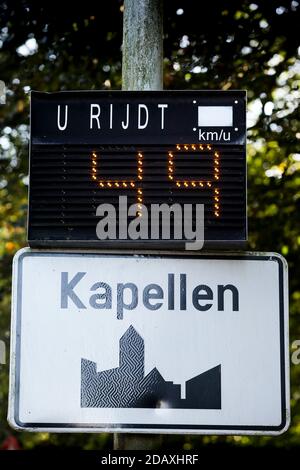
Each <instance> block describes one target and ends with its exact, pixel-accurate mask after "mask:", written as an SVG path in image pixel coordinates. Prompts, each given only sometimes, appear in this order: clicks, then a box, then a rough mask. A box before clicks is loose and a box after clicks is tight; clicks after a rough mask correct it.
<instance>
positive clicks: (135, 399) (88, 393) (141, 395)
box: [81, 326, 221, 409]
mask: <svg viewBox="0 0 300 470" xmlns="http://www.w3.org/2000/svg"><path fill="white" fill-rule="evenodd" d="M185 385H186V387H185V388H186V398H181V393H180V392H181V386H180V385H176V384H174V383H173V382H166V381H165V380H164V378H163V377H162V375H161V374H160V373H159V371H158V370H157V369H156V367H155V368H154V369H153V370H152V371H151V372H149V374H147V375H146V376H145V375H144V340H143V338H142V337H141V336H140V335H139V334H138V332H137V331H136V330H135V329H134V328H133V326H130V327H129V328H128V330H127V331H126V332H125V333H124V335H123V336H122V337H121V339H120V363H119V367H117V368H115V369H110V370H105V371H103V372H97V367H96V363H95V362H92V361H89V360H87V359H81V407H82V408H88V407H91V408H188V409H191V408H193V409H221V365H218V366H216V367H214V368H212V369H210V370H208V371H206V372H204V373H202V374H200V375H197V376H196V377H193V378H192V379H190V380H188V381H187V382H186V384H185Z"/></svg>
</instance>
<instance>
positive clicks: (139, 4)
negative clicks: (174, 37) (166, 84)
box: [122, 0, 163, 91]
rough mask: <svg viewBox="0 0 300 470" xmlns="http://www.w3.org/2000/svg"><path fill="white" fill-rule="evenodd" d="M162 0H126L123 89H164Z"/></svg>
mask: <svg viewBox="0 0 300 470" xmlns="http://www.w3.org/2000/svg"><path fill="white" fill-rule="evenodd" d="M162 18H163V14H162V0H125V1H124V20H123V62H122V89H123V90H140V91H143V90H161V89H162V88H163V20H162Z"/></svg>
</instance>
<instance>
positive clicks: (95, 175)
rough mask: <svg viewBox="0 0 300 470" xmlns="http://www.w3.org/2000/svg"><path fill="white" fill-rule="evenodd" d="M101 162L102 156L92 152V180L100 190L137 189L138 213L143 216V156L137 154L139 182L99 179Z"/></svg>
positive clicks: (139, 153)
mask: <svg viewBox="0 0 300 470" xmlns="http://www.w3.org/2000/svg"><path fill="white" fill-rule="evenodd" d="M99 160H100V155H99V154H97V153H96V152H92V155H91V161H92V168H91V178H92V180H93V181H95V182H96V183H97V185H98V187H99V188H101V189H126V188H129V189H136V191H137V192H136V198H137V207H138V211H137V214H138V215H139V216H141V215H142V204H143V189H142V185H141V183H142V181H143V154H142V153H141V152H138V154H137V181H132V180H125V181H124V180H122V181H119V180H117V181H115V180H104V179H103V178H99V172H98V166H99V165H98V164H99Z"/></svg>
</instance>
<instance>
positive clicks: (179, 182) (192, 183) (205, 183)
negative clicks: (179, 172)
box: [168, 144, 221, 217]
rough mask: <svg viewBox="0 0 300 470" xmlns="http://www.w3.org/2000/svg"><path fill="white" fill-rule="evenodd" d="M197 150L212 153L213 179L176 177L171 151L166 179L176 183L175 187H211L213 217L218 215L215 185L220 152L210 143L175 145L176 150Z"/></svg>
mask: <svg viewBox="0 0 300 470" xmlns="http://www.w3.org/2000/svg"><path fill="white" fill-rule="evenodd" d="M197 150H201V151H205V150H208V151H209V152H211V151H212V152H213V153H212V158H213V180H212V181H210V180H201V181H199V180H198V181H197V180H195V179H194V178H193V180H190V179H188V178H185V179H178V178H176V177H175V164H174V153H173V152H172V151H169V152H168V179H169V181H171V182H174V184H176V187H177V188H194V189H196V188H205V187H208V188H213V211H214V216H215V217H220V205H221V204H220V189H219V188H218V187H217V186H216V183H218V181H219V179H220V153H219V152H218V151H216V150H213V148H212V146H211V145H210V144H207V145H204V144H200V145H195V144H192V145H190V144H183V145H179V144H177V145H176V151H178V152H181V151H184V152H187V151H192V152H193V153H194V152H195V151H197Z"/></svg>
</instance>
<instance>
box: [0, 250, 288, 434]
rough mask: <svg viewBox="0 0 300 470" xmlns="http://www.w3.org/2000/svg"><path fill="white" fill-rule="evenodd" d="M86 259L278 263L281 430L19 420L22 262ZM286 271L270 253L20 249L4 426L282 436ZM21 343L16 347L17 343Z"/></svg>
mask: <svg viewBox="0 0 300 470" xmlns="http://www.w3.org/2000/svg"><path fill="white" fill-rule="evenodd" d="M51 254H53V255H56V256H59V255H61V256H64V255H77V256H80V255H87V256H92V257H94V256H122V257H126V256H132V255H135V256H145V255H146V256H149V257H154V258H157V257H158V258H161V257H169V258H172V257H176V258H178V257H180V258H199V259H212V260H213V259H245V260H251V259H253V260H256V261H257V260H262V261H265V260H269V261H277V262H278V268H279V289H278V290H279V306H280V308H279V312H280V341H281V345H280V350H281V410H282V422H281V424H280V425H279V426H234V425H233V426H220V425H214V426H209V425H198V426H195V425H153V424H150V425H141V424H136V425H135V424H118V425H114V424H72V423H70V424H59V423H51V424H50V423H45V424H43V423H42V424H41V423H22V422H20V420H19V418H18V408H19V386H20V384H19V371H20V370H19V369H20V368H19V354H20V336H21V331H20V329H21V324H20V322H21V305H20V302H18V298H19V296H20V289H21V288H22V261H23V259H24V257H27V256H43V255H51ZM288 308H289V306H288V265H287V262H286V260H285V258H284V257H283V256H281V255H280V254H278V253H273V252H238V253H234V252H227V253H226V252H225V253H224V252H221V253H205V254H195V253H188V252H185V253H183V252H170V251H157V252H152V251H144V252H141V251H139V252H136V251H128V252H124V251H119V250H114V251H112V250H110V251H109V252H107V250H93V251H91V250H80V251H79V250H63V251H62V250H46V249H45V250H38V249H30V248H23V249H21V250H19V251H18V252H17V253H16V255H15V257H14V260H13V285H12V307H11V346H10V377H9V406H8V417H7V420H8V423H9V424H10V426H11V427H12V428H14V429H16V430H19V431H20V430H23V431H28V432H50V433H76V432H81V433H109V432H113V433H151V434H199V435H280V434H283V433H284V432H285V431H287V429H288V428H289V425H290V370H289V327H288V325H289V323H288V322H289V318H288ZM18 339H19V342H18Z"/></svg>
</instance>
